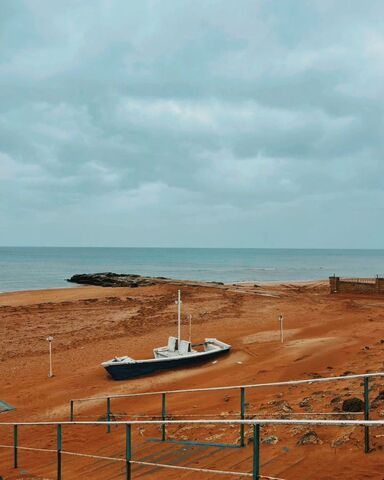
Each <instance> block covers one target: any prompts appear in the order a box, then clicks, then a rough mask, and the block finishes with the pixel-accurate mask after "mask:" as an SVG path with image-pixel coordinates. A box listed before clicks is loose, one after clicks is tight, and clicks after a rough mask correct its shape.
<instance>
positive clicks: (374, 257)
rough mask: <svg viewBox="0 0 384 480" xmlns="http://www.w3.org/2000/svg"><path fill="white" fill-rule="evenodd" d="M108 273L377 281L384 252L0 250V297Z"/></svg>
mask: <svg viewBox="0 0 384 480" xmlns="http://www.w3.org/2000/svg"><path fill="white" fill-rule="evenodd" d="M109 271H111V272H116V273H135V274H140V275H148V276H164V277H169V278H174V279H178V280H197V281H215V282H224V283H235V282H255V283H257V282H279V281H305V280H320V279H327V278H328V277H329V276H330V275H333V274H336V275H340V276H343V277H374V276H376V275H382V274H383V272H384V249H380V250H368V249H300V248H298V249H294V248H292V249H288V248H287V249H285V248H276V249H268V248H182V247H175V248H167V247H146V248H141V247H0V292H9V291H18V290H35V289H45V288H65V287H73V286H74V284H71V283H68V282H67V281H66V279H67V278H69V277H71V276H72V275H74V274H76V273H96V272H109Z"/></svg>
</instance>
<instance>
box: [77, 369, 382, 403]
mask: <svg viewBox="0 0 384 480" xmlns="http://www.w3.org/2000/svg"><path fill="white" fill-rule="evenodd" d="M364 377H384V372H376V373H361V374H356V375H343V376H339V377H325V378H311V379H306V380H289V381H283V382H271V383H255V384H250V385H230V386H225V387H206V388H189V389H185V390H160V391H156V392H142V393H125V394H118V395H106V396H102V397H86V398H74V399H72V400H71V401H72V402H84V401H88V400H105V399H107V398H127V397H144V396H150V395H161V394H164V393H166V394H173V393H193V392H210V391H222V390H236V389H239V388H263V387H265V388H268V387H281V386H284V385H302V384H312V383H320V382H332V381H337V380H353V379H356V378H364Z"/></svg>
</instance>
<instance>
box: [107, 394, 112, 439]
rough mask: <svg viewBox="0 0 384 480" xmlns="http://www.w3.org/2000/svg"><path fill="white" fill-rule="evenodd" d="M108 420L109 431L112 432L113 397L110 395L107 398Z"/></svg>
mask: <svg viewBox="0 0 384 480" xmlns="http://www.w3.org/2000/svg"><path fill="white" fill-rule="evenodd" d="M106 417H107V422H108V426H107V433H111V424H110V423H109V422H110V421H111V399H110V398H109V397H108V398H107V415H106Z"/></svg>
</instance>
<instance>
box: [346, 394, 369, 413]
mask: <svg viewBox="0 0 384 480" xmlns="http://www.w3.org/2000/svg"><path fill="white" fill-rule="evenodd" d="M341 409H342V410H343V412H362V411H364V402H363V400H361V399H360V398H357V397H353V398H347V399H346V400H344V401H343V405H342V406H341Z"/></svg>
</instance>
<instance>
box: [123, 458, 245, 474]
mask: <svg viewBox="0 0 384 480" xmlns="http://www.w3.org/2000/svg"><path fill="white" fill-rule="evenodd" d="M131 463H134V464H137V465H145V466H149V467H162V468H170V469H174V470H189V471H192V472H203V473H216V474H221V475H233V476H236V477H252V476H253V474H252V473H246V472H232V471H228V470H212V469H211V468H196V467H183V466H181V465H168V464H165V463H152V462H142V461H140V460H131Z"/></svg>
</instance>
